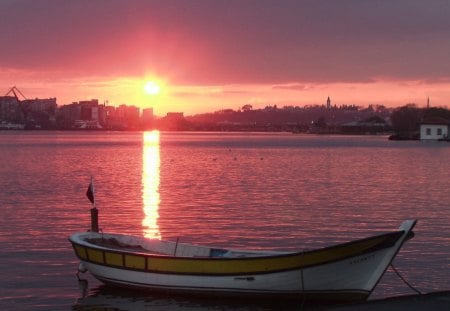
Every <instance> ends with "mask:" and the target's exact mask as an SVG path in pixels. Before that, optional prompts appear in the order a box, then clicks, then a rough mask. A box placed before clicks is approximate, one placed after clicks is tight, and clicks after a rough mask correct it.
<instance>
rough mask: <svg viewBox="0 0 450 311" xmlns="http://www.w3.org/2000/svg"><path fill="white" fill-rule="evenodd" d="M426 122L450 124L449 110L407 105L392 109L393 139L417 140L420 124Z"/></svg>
mask: <svg viewBox="0 0 450 311" xmlns="http://www.w3.org/2000/svg"><path fill="white" fill-rule="evenodd" d="M428 120H440V121H441V122H443V123H450V110H448V109H446V108H440V107H431V108H430V107H427V108H418V107H417V106H416V105H415V104H407V105H405V106H403V107H399V108H396V109H394V111H393V112H392V114H391V122H392V129H393V131H394V135H393V136H392V138H393V139H418V138H419V131H420V124H421V123H423V122H426V121H428Z"/></svg>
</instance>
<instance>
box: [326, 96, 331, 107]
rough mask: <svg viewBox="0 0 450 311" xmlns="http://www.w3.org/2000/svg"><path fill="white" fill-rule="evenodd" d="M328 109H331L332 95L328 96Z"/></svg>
mask: <svg viewBox="0 0 450 311" xmlns="http://www.w3.org/2000/svg"><path fill="white" fill-rule="evenodd" d="M327 109H331V99H330V96H328V98H327Z"/></svg>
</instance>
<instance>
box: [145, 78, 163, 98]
mask: <svg viewBox="0 0 450 311" xmlns="http://www.w3.org/2000/svg"><path fill="white" fill-rule="evenodd" d="M144 91H145V93H147V94H149V95H158V94H159V93H160V92H161V87H160V86H159V85H158V83H156V82H155V81H147V82H146V83H145V85H144Z"/></svg>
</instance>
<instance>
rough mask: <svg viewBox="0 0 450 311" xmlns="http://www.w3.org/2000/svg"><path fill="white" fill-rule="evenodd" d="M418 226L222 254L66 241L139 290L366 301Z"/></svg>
mask: <svg viewBox="0 0 450 311" xmlns="http://www.w3.org/2000/svg"><path fill="white" fill-rule="evenodd" d="M415 224H416V220H406V221H404V222H403V223H402V224H401V226H400V228H399V230H397V231H393V232H390V233H385V234H379V235H376V236H372V237H368V238H364V239H360V240H355V241H352V242H348V243H344V244H339V245H335V246H331V247H325V248H321V249H317V250H312V251H305V252H302V251H300V252H267V251H248V250H236V249H222V248H214V247H205V246H197V245H191V244H185V243H177V242H172V241H162V240H157V239H147V238H144V237H134V236H128V235H121V234H107V233H98V232H83V233H75V234H73V235H72V236H70V238H69V240H70V242H71V243H72V246H73V248H74V250H75V254H76V256H77V257H78V258H79V259H80V261H81V263H80V266H79V271H82V272H85V271H89V272H90V273H91V274H92V275H93V276H94V277H96V278H97V279H99V280H100V281H102V282H104V283H106V284H110V285H114V286H123V287H131V288H138V289H149V290H163V291H176V292H187V293H190V294H192V293H201V294H208V295H211V294H216V295H220V296H226V295H235V294H237V295H244V296H257V297H265V298H267V297H271V298H276V297H279V298H297V299H308V300H310V299H320V300H324V299H326V300H330V301H358V300H365V299H367V297H368V296H369V295H370V293H371V292H372V291H373V290H374V288H375V286H376V285H377V283H378V282H379V280H380V279H381V277H382V276H383V274H384V272H385V271H386V269H387V268H388V266H389V265H390V263H391V262H392V260H393V259H394V257H395V255H396V254H397V253H398V251H399V250H400V248H401V246H402V245H403V243H404V242H405V241H406V240H407V239H408V238H410V237H412V236H413V234H412V229H413V228H414V226H415Z"/></svg>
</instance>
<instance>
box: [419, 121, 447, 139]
mask: <svg viewBox="0 0 450 311" xmlns="http://www.w3.org/2000/svg"><path fill="white" fill-rule="evenodd" d="M449 126H450V121H449V120H447V119H444V118H440V117H433V118H429V119H426V120H424V121H422V122H421V123H420V140H439V139H448V138H449Z"/></svg>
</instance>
